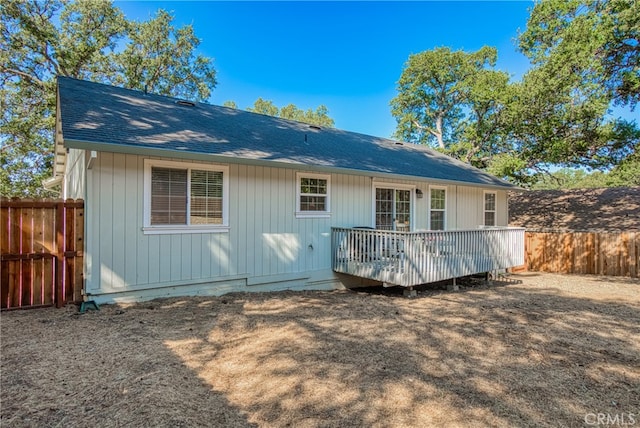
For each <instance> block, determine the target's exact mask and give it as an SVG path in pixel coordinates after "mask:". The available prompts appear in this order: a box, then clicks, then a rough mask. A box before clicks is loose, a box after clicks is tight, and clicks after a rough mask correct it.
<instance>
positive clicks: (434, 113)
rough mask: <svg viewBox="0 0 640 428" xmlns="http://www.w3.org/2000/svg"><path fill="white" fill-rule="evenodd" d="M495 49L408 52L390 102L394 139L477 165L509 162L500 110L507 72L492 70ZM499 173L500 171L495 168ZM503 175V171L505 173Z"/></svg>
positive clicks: (507, 97)
mask: <svg viewBox="0 0 640 428" xmlns="http://www.w3.org/2000/svg"><path fill="white" fill-rule="evenodd" d="M496 59H497V52H496V49H495V48H491V47H487V46H485V47H483V48H481V49H480V50H478V51H477V52H471V53H467V52H463V51H451V50H450V49H449V48H437V49H434V50H430V51H424V52H421V53H418V54H415V55H411V56H410V57H409V60H408V61H407V63H406V64H405V67H404V69H403V72H402V75H401V76H400V80H399V81H398V86H397V89H398V95H397V96H396V97H395V98H394V99H393V100H392V101H391V106H392V114H393V115H394V116H395V118H396V121H397V123H398V125H397V128H396V132H395V135H394V137H396V138H398V139H401V140H405V141H410V142H414V143H420V144H428V145H431V146H432V147H434V148H436V149H438V150H440V151H442V152H444V153H447V154H449V155H451V156H453V157H456V158H458V159H460V160H462V161H464V162H467V163H470V164H473V165H474V166H477V167H480V168H489V167H491V166H492V165H494V164H495V163H496V162H498V161H499V163H500V164H501V165H506V164H509V165H512V164H513V161H512V160H513V158H512V155H510V154H508V152H509V148H510V141H509V132H508V126H509V122H508V121H507V118H508V115H507V113H506V110H507V108H508V105H509V103H510V102H511V98H512V89H511V86H510V83H509V76H508V75H507V74H506V73H504V72H502V71H498V70H494V69H493V67H494V65H495V62H496ZM497 170H500V171H501V172H504V171H505V170H506V169H505V168H504V167H501V168H498V169H497ZM507 175H508V174H507Z"/></svg>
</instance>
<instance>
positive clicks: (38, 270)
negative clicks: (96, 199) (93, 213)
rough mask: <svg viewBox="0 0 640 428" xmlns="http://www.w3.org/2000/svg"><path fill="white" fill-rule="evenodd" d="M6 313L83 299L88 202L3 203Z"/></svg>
mask: <svg viewBox="0 0 640 428" xmlns="http://www.w3.org/2000/svg"><path fill="white" fill-rule="evenodd" d="M0 222H1V224H0V299H1V307H2V309H14V308H28V307H38V306H50V305H54V304H55V305H56V306H57V307H61V306H63V305H64V304H66V303H71V302H79V301H81V300H82V286H83V274H82V271H83V260H84V202H83V201H82V200H72V199H67V200H66V201H63V200H52V199H39V200H35V199H6V198H2V199H0Z"/></svg>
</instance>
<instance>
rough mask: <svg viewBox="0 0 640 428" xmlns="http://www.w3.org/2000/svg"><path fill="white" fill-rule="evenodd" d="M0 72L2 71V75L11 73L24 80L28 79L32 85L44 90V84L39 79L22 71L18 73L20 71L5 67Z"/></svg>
mask: <svg viewBox="0 0 640 428" xmlns="http://www.w3.org/2000/svg"><path fill="white" fill-rule="evenodd" d="M0 71H2V72H3V73H11V74H14V75H16V76H21V77H24V78H25V79H29V80H30V81H32V82H33V83H35V84H37V85H39V86H40V87H42V88H44V82H43V81H42V80H40V79H38V78H37V77H34V76H32V75H30V74H28V73H25V72H24V71H20V70H16V69H14V68H7V67H1V68H0Z"/></svg>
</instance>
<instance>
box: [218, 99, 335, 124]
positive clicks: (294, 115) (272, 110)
mask: <svg viewBox="0 0 640 428" xmlns="http://www.w3.org/2000/svg"><path fill="white" fill-rule="evenodd" d="M227 104H229V105H231V104H232V105H233V106H234V108H236V107H235V105H236V103H235V102H233V101H227V102H225V105H227ZM247 111H250V112H253V113H260V114H266V115H268V116H275V117H281V118H283V119H289V120H295V121H298V122H304V123H308V124H310V125H317V126H324V127H326V128H333V126H334V121H333V119H332V118H331V117H329V109H327V107H326V106H324V105H320V106H318V107H317V108H316V109H315V110H312V109H308V110H302V109H299V108H298V107H297V106H296V105H295V104H289V105H286V106H284V107H282V108H278V107H277V106H276V105H275V104H273V102H272V101H267V100H263V99H262V98H258V99H257V100H256V101H255V102H254V103H253V107H247Z"/></svg>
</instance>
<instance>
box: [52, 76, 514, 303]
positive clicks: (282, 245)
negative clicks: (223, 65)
mask: <svg viewBox="0 0 640 428" xmlns="http://www.w3.org/2000/svg"><path fill="white" fill-rule="evenodd" d="M57 91H58V92H57V120H56V141H55V146H56V149H55V150H56V152H55V173H54V174H55V175H54V177H53V178H52V179H51V180H49V181H50V183H60V184H61V187H62V196H63V197H64V198H82V199H84V200H85V215H86V220H85V228H86V230H85V237H86V238H85V239H86V241H85V251H86V253H85V267H84V270H85V290H84V292H85V295H86V296H88V298H90V299H92V300H95V301H97V302H113V301H123V300H141V299H150V298H155V297H162V296H171V295H193V294H215V295H220V294H223V293H226V292H231V291H252V290H278V289H334V288H336V287H343V286H354V285H359V284H365V283H366V284H370V283H371V282H372V281H373V282H375V283H379V284H380V283H385V284H391V285H404V286H411V285H415V284H414V283H415V281H422V282H428V281H427V280H431V279H433V278H435V277H434V276H433V275H431V276H424V275H422V273H421V272H426V271H433V272H440V273H439V275H440V276H444V277H448V278H455V277H456V276H461V275H460V274H464V273H473V272H472V271H478V272H480V271H487V270H490V269H497V268H504V267H508V266H507V265H509V264H511V265H518V264H522V261H521V260H520V259H519V257H520V256H521V255H520V253H521V252H522V250H521V249H518V245H519V244H518V242H519V241H518V239H521V238H522V237H520V235H522V233H520V232H521V231H519V230H515V231H514V230H511V229H506V228H505V226H507V221H508V211H507V191H508V190H510V189H513V186H512V185H511V184H509V183H507V182H505V181H502V180H500V179H498V178H496V177H493V176H491V175H489V174H487V173H485V172H483V171H481V170H478V169H476V168H473V167H471V166H469V165H466V164H463V163H461V162H458V161H457V160H454V159H452V158H450V157H447V156H444V155H442V154H439V153H437V152H435V151H432V150H429V149H427V148H426V147H423V146H419V145H414V144H406V143H402V142H398V141H391V140H388V139H384V138H378V137H372V136H369V135H363V134H358V133H353V132H346V131H342V130H338V129H326V128H320V127H317V126H313V125H308V124H304V123H299V122H294V121H289V120H284V119H280V118H275V117H270V116H265V115H260V114H255V113H249V112H246V111H241V110H236V109H231V108H226V107H220V106H214V105H207V104H201V103H193V102H189V101H184V100H179V99H174V98H170V97H164V96H158V95H153V94H147V93H143V92H139V91H133V90H128V89H123V88H118V87H112V86H108V85H103V84H98V83H91V82H87V81H82V80H76V79H72V78H67V77H59V78H58V88H57ZM482 225H485V226H493V227H491V228H487V229H479V228H478V227H479V226H482ZM354 227H369V228H370V229H362V228H361V229H353V228H354ZM431 231H437V232H431ZM514 232H515V234H514ZM367 242H368V243H369V244H370V245H368V246H367V248H366V249H365V246H363V244H366V243H367ZM514 245H515V246H514ZM462 253H465V254H462ZM472 253H473V254H472ZM480 255H482V260H480V258H478V257H480ZM416 256H420V257H422V258H421V259H420V260H418V259H417V258H416ZM489 256H490V258H491V260H493V261H491V260H489V258H487V257H489ZM474 257H475V259H474ZM514 257H515V259H514ZM409 268H411V269H413V271H414V272H413V273H412V280H411V281H413V282H412V283H411V284H409V283H407V282H406V281H405V280H404V279H403V278H404V277H406V276H407V273H408V269H409ZM478 269H480V270H478ZM416 272H417V273H418V276H416Z"/></svg>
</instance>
